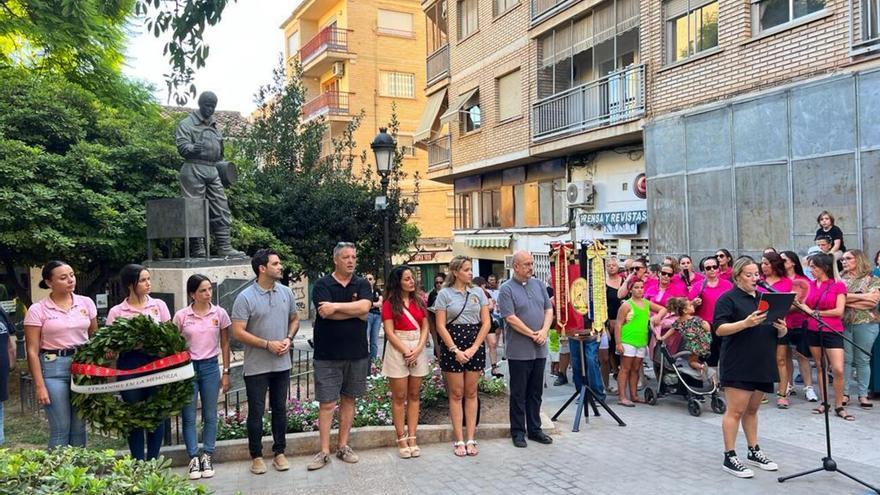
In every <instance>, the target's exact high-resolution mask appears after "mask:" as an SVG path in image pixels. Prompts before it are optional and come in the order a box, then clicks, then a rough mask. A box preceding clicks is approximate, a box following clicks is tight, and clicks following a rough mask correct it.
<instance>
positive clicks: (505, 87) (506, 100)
mask: <svg viewBox="0 0 880 495" xmlns="http://www.w3.org/2000/svg"><path fill="white" fill-rule="evenodd" d="M497 81H498V84H497V86H496V87H497V88H498V120H499V121H505V120H507V119H511V118H514V117H519V116H520V115H522V84H521V83H520V71H519V69H517V70H515V71H513V72H511V73H510V74H507V75H505V76H502V77H499V78H498V79H497Z"/></svg>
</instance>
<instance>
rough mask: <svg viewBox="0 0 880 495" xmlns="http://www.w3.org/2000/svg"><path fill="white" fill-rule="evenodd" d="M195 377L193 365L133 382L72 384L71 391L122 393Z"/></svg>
mask: <svg viewBox="0 0 880 495" xmlns="http://www.w3.org/2000/svg"><path fill="white" fill-rule="evenodd" d="M194 376H195V369H193V365H192V363H187V364H186V366H180V367H177V368H171V369H166V370H163V371H160V372H158V373H151V374H149V375H145V376H139V377H137V378H132V379H131V380H122V381H118V382H110V383H96V384H93V385H78V384H77V383H76V382H74V381H71V382H70V390H72V391H74V392H77V393H80V394H108V393H114V392H121V391H123V390H134V389H138V388H147V387H155V386H156V385H165V384H166V383H174V382H180V381H183V380H186V379H188V378H192V377H194Z"/></svg>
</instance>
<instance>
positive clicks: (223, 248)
mask: <svg viewBox="0 0 880 495" xmlns="http://www.w3.org/2000/svg"><path fill="white" fill-rule="evenodd" d="M214 237H215V238H216V239H217V251H216V253H217V256H222V257H224V258H244V257H246V256H247V255H245V254H244V253H243V252H241V251H238V250H237V249H234V248H233V247H232V244H231V243H230V242H229V231H226V232H216V233H215V234H214Z"/></svg>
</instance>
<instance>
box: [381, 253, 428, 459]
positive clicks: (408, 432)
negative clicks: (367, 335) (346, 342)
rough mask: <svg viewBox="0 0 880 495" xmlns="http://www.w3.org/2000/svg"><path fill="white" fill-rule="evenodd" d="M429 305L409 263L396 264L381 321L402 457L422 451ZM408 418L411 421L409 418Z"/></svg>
mask: <svg viewBox="0 0 880 495" xmlns="http://www.w3.org/2000/svg"><path fill="white" fill-rule="evenodd" d="M427 314H428V309H427V308H426V307H425V302H424V301H423V300H422V298H421V297H419V295H418V293H417V292H416V279H415V277H414V276H413V272H412V269H411V268H410V267H408V266H406V265H401V266H396V267H394V269H392V270H391V273H389V274H388V285H387V287H386V289H385V301H384V302H383V303H382V325H383V326H384V328H385V340H386V341H387V345H386V346H385V355H384V356H383V358H382V374H383V375H385V376H387V377H388V381H389V383H390V384H391V418H392V421H393V422H394V430H395V431H396V432H397V447H398V451H399V453H400V457H402V458H404V459H408V458H410V457H418V456H419V455H421V449H419V446H418V444H416V427H417V426H418V424H419V397H420V394H421V390H422V377H424V376H425V375H427V374H428V373H429V372H430V370H429V369H428V356H427V355H426V354H425V352H424V351H425V343H426V342H427V341H428V319H427V318H425V315H427ZM407 419H408V420H409V421H407Z"/></svg>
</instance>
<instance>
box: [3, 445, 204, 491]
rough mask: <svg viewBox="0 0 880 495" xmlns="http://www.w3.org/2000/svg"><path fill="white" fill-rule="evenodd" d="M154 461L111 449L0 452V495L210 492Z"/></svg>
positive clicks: (163, 461)
mask: <svg viewBox="0 0 880 495" xmlns="http://www.w3.org/2000/svg"><path fill="white" fill-rule="evenodd" d="M170 466H171V461H170V460H167V459H164V458H159V459H156V460H153V461H148V462H142V461H136V460H134V459H132V458H131V457H129V456H125V457H122V458H117V457H116V456H115V454H114V451H112V450H87V449H82V448H78V447H64V448H59V449H54V450H52V451H51V452H46V451H44V450H22V451H16V452H13V451H10V450H6V449H0V494H3V495H6V494H9V495H12V494H15V495H29V494H34V495H36V494H48V493H52V494H61V493H63V494H69V495H135V494H145V493H155V494H162V495H190V494H206V493H211V492H209V491H208V490H207V489H206V488H205V487H203V486H201V485H193V484H190V483H189V482H188V481H187V480H185V479H184V478H183V477H181V476H179V475H177V474H174V473H173V472H171V470H170V469H168V468H169V467H170Z"/></svg>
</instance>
